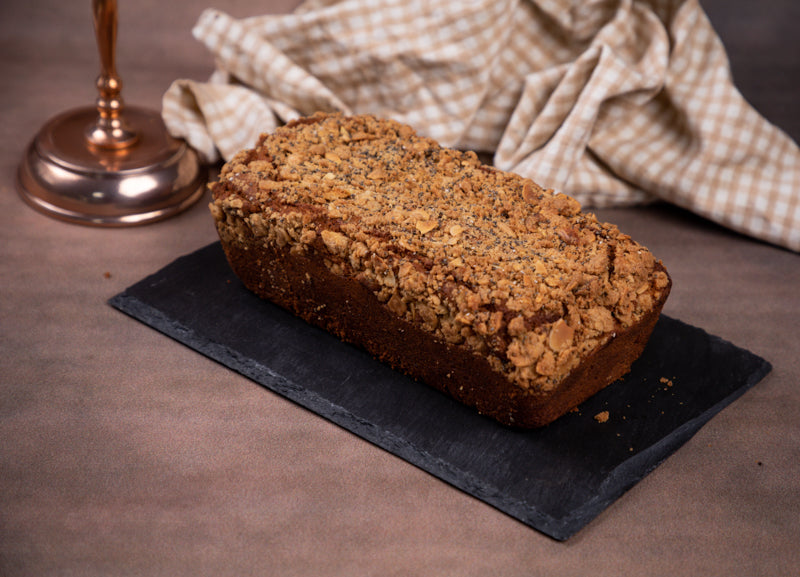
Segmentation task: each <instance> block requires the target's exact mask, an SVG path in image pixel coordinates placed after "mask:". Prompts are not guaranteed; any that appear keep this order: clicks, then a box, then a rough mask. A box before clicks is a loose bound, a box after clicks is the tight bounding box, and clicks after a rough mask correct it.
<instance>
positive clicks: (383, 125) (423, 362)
mask: <svg viewBox="0 0 800 577" xmlns="http://www.w3.org/2000/svg"><path fill="white" fill-rule="evenodd" d="M210 186H211V189H212V203H211V205H210V209H211V213H212V215H213V218H214V221H215V224H216V227H217V231H218V233H219V237H220V240H221V243H222V246H223V247H224V250H225V253H226V256H227V258H228V261H229V262H230V265H231V267H232V269H233V271H234V272H235V274H236V275H237V276H238V277H239V278H240V279H241V281H242V282H243V284H244V285H245V286H246V287H247V288H249V289H250V290H252V291H253V292H255V293H256V294H257V295H259V296H261V297H263V298H265V299H268V300H270V301H272V302H274V303H277V304H278V305H280V306H282V307H285V308H286V309H288V310H290V311H292V312H293V313H294V314H295V315H297V316H299V317H301V318H303V319H305V320H306V321H308V322H309V323H312V324H314V325H317V326H319V327H322V328H324V329H326V330H327V331H329V332H331V333H333V334H334V335H336V336H338V337H339V338H340V339H342V340H344V341H346V342H349V343H352V344H355V345H357V346H360V347H362V348H363V349H365V350H366V351H368V352H369V353H370V354H372V355H373V356H374V357H376V358H377V359H380V360H381V361H384V362H386V363H388V364H389V365H391V366H392V367H394V368H395V369H397V370H399V371H402V372H404V373H406V374H408V375H410V376H412V377H414V378H416V379H419V380H421V381H424V382H425V383H427V384H428V385H430V386H432V387H435V388H437V389H439V390H440V391H441V392H443V393H445V394H447V395H450V396H451V397H452V398H453V399H455V400H457V401H459V402H461V403H464V404H466V405H468V406H470V407H473V408H474V409H476V410H477V411H479V412H480V413H482V414H484V415H487V416H489V417H492V418H494V419H496V420H497V421H499V422H500V423H503V424H504V425H508V426H512V427H523V428H532V427H540V426H543V425H546V424H548V423H550V422H552V421H553V420H554V419H556V418H558V417H559V416H561V415H563V414H564V413H566V412H567V411H570V410H571V409H573V408H575V407H576V406H577V405H579V404H580V403H582V402H583V401H584V400H586V399H587V398H589V397H590V396H591V395H593V394H595V393H596V392H597V391H599V390H600V389H602V388H603V387H605V386H606V385H608V384H610V383H612V382H613V381H615V380H617V379H619V378H620V377H622V376H623V375H624V374H625V373H627V372H628V371H629V370H630V366H631V364H632V363H633V361H634V360H635V359H636V358H637V357H639V355H640V354H641V352H642V350H643V349H644V346H645V344H646V342H647V340H648V339H649V336H650V333H651V331H652V330H653V327H654V325H655V323H656V321H657V319H658V317H659V314H660V312H661V308H662V306H663V304H664V301H665V300H666V298H667V296H668V294H669V291H670V287H671V280H670V278H669V276H668V274H667V271H666V270H665V268H664V266H663V265H662V264H661V262H660V261H658V260H656V259H655V258H654V257H653V255H652V254H651V253H650V252H649V251H648V250H647V249H646V248H645V247H643V246H641V245H639V244H637V243H636V242H635V241H633V240H632V239H631V238H630V237H629V236H627V235H625V234H622V233H621V232H620V231H619V229H618V228H617V227H615V226H613V225H610V224H605V223H601V222H599V221H598V220H597V218H596V217H595V216H594V215H593V214H590V213H584V212H581V208H580V205H579V204H578V202H577V201H575V200H574V199H572V198H570V197H569V196H566V195H564V194H561V193H556V192H554V191H551V190H545V189H543V188H541V187H540V186H538V185H537V184H535V183H534V182H532V181H531V180H529V179H526V178H523V177H521V176H518V175H516V174H512V173H508V172H504V171H500V170H497V169H495V168H493V167H491V166H488V165H485V164H483V163H482V162H481V161H480V160H479V158H478V156H477V155H476V154H475V153H473V152H463V151H458V150H452V149H448V148H444V147H442V146H440V145H439V144H437V143H436V142H435V141H433V140H431V139H429V138H424V137H422V136H419V135H417V134H416V132H415V131H414V130H413V129H412V128H411V127H409V126H406V125H403V124H400V123H397V122H394V121H390V120H385V119H380V118H376V117H373V116H369V115H359V116H345V115H340V114H322V113H318V114H316V115H313V116H309V117H305V118H301V119H299V120H296V121H293V122H289V123H288V124H287V125H285V126H282V127H280V128H278V129H277V130H275V131H274V133H272V134H266V135H262V137H261V138H260V140H259V142H258V144H257V145H256V146H255V147H254V148H253V149H250V150H244V151H242V152H240V153H238V154H237V155H236V156H235V158H233V159H232V160H231V161H230V162H228V163H227V164H226V165H225V166H224V167H223V168H222V170H221V172H220V176H219V179H218V181H217V182H215V183H213V184H211V185H210Z"/></svg>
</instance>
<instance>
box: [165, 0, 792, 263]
mask: <svg viewBox="0 0 800 577" xmlns="http://www.w3.org/2000/svg"><path fill="white" fill-rule="evenodd" d="M193 32H194V36H195V37H196V38H197V39H198V40H199V41H200V42H202V43H203V44H204V45H205V46H206V48H207V49H208V50H209V51H210V52H211V54H213V56H214V58H215V62H216V67H217V70H216V72H215V73H214V74H213V75H212V77H211V78H210V79H208V81H205V82H197V81H191V80H177V81H176V82H175V83H174V84H173V85H172V86H171V87H170V88H169V90H168V91H167V93H166V94H165V95H164V99H163V116H164V120H165V122H166V124H167V126H168V127H169V129H170V131H171V132H172V133H173V134H174V135H176V136H179V137H183V138H185V139H186V140H187V141H188V142H189V143H190V144H191V145H192V146H194V147H195V148H196V149H198V150H199V151H200V152H201V154H203V156H204V157H205V158H206V160H208V161H216V160H218V159H219V157H220V156H221V157H222V158H223V159H230V158H231V157H232V155H233V154H235V152H236V151H238V150H240V149H242V148H246V147H251V146H253V144H254V143H255V142H256V139H257V138H258V135H259V134H260V133H263V132H269V131H271V130H273V129H274V128H275V127H276V126H278V125H279V124H281V123H283V122H286V121H288V120H291V119H292V118H296V117H298V116H301V115H308V114H312V113H314V112H316V111H319V110H324V111H341V112H344V113H371V114H375V115H380V116H386V117H390V118H394V119H396V120H399V121H402V122H406V123H408V124H411V125H412V126H414V127H415V128H416V129H417V131H418V132H419V133H420V134H423V135H426V136H430V137H433V138H435V139H437V140H438V141H439V142H441V143H442V144H444V145H446V146H451V147H458V148H464V149H472V150H476V151H483V152H488V153H491V154H493V159H494V164H495V166H497V167H498V168H501V169H504V170H510V171H514V172H517V173H519V174H522V175H523V176H526V177H530V178H531V179H533V180H535V181H536V182H537V183H539V184H540V185H542V186H546V187H549V188H553V189H556V190H559V191H562V192H565V193H568V194H570V195H571V196H573V197H575V198H576V199H578V200H579V201H580V202H581V203H582V204H583V205H584V206H585V207H607V206H620V205H632V204H638V203H643V202H647V201H649V200H652V199H656V198H657V199H663V200H666V201H669V202H672V203H674V204H676V205H679V206H682V207H684V208H687V209H689V210H691V211H694V212H695V213H697V214H700V215H702V216H704V217H706V218H709V219H711V220H713V221H716V222H717V223H720V224H722V225H724V226H726V227H729V228H731V229H734V230H736V231H739V232H742V233H745V234H748V235H751V236H753V237H756V238H759V239H763V240H766V241H768V242H771V243H774V244H778V245H781V246H784V247H787V248H790V249H792V250H795V251H800V150H799V149H798V147H797V144H796V143H794V142H793V141H792V140H791V139H790V138H789V137H788V136H786V135H785V134H784V133H783V132H781V131H780V130H779V129H777V128H776V127H774V126H773V125H771V124H769V123H768V122H767V121H766V120H765V119H764V118H763V117H761V116H760V115H759V114H758V113H757V112H756V111H755V110H754V109H753V108H752V107H751V106H750V105H749V104H748V103H747V102H746V101H745V100H744V98H743V97H742V96H741V94H740V93H739V92H738V90H737V89H736V88H735V86H734V84H733V81H732V79H731V74H730V68H729V64H728V60H727V56H726V53H725V50H724V48H723V46H722V44H721V42H720V40H719V37H718V36H717V35H716V33H715V32H714V30H713V28H712V26H711V24H710V22H709V21H708V18H707V17H706V15H705V13H704V12H703V10H702V8H701V7H700V5H699V3H698V2H697V0H592V1H586V0H573V1H570V0H459V1H458V2H456V1H452V2H436V1H431V0H341V1H337V0H311V1H308V2H306V3H304V4H302V5H301V6H300V7H299V8H298V9H297V10H296V11H295V12H294V13H292V14H284V15H265V16H256V17H251V18H243V19H237V18H233V17H231V16H229V15H227V14H225V13H224V12H221V11H219V10H213V9H209V10H206V11H205V12H204V13H203V14H202V15H201V17H200V19H199V21H198V22H197V24H196V26H195V28H194V31H193Z"/></svg>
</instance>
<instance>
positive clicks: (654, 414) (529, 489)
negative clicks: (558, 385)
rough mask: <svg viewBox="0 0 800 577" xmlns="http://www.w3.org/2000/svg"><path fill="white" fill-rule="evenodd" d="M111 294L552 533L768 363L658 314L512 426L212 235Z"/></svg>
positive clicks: (149, 319)
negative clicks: (568, 408)
mask: <svg viewBox="0 0 800 577" xmlns="http://www.w3.org/2000/svg"><path fill="white" fill-rule="evenodd" d="M109 302H110V304H111V305H112V306H114V307H115V308H117V309H119V310H121V311H123V312H125V313H127V314H128V315H130V316H132V317H134V318H136V319H138V320H140V321H141V322H143V323H146V324H147V325H149V326H151V327H152V328H154V329H157V330H159V331H161V332H163V333H165V334H167V335H169V336H170V337H172V338H174V339H176V340H177V341H180V342H181V343H184V344H185V345H187V346H189V347H191V348H193V349H195V350H197V351H198V352H200V353H202V354H204V355H206V356H208V357H210V358H212V359H215V360H217V361H219V362H220V363H222V364H224V365H226V366H228V367H230V368H231V369H233V370H235V371H237V372H239V373H241V374H243V375H245V376H247V377H249V378H251V379H253V380H254V381H256V382H258V383H260V384H261V385H263V386H264V387H266V388H268V389H270V390H272V391H274V392H276V393H279V394H281V395H283V396H285V397H287V398H289V399H291V400H292V401H294V402H296V403H298V404H300V405H302V406H304V407H306V408H307V409H309V410H311V411H314V412H315V413H317V414H319V415H321V416H322V417H325V418H327V419H329V420H331V421H333V422H334V423H337V424H338V425H340V426H342V427H344V428H346V429H348V430H350V431H351V432H353V433H355V434H356V435H359V436H360V437H362V438H364V439H366V440H367V441H370V442H372V443H374V444H376V445H378V446H380V447H382V448H383V449H385V450H387V451H389V452H391V453H393V454H395V455H397V456H399V457H400V458H402V459H405V460H406V461H408V462H410V463H412V464H414V465H416V466H418V467H420V468H421V469H423V470H425V471H428V472H429V473H431V474H432V475H435V476H436V477H438V478H440V479H442V480H444V481H446V482H448V483H450V484H452V485H453V486H455V487H457V488H459V489H461V490H462V491H465V492H467V493H469V494H471V495H473V496H474V497H476V498H478V499H480V500H482V501H484V502H486V503H488V504H490V505H492V506H494V507H496V508H498V509H499V510H501V511H504V512H505V513H507V514H508V515H510V516H512V517H514V518H516V519H518V520H519V521H521V522H523V523H525V524H527V525H529V526H530V527H533V528H535V529H537V530H539V531H541V532H543V533H545V534H547V535H549V536H551V537H553V538H555V539H558V540H564V539H567V538H569V537H570V536H571V535H573V534H574V533H575V532H577V531H578V530H580V529H581V528H582V527H584V526H585V525H586V524H587V523H589V522H590V521H591V520H592V519H593V518H594V517H596V516H597V515H598V514H599V513H600V512H602V511H603V509H605V508H606V507H607V506H608V505H609V504H610V503H612V502H613V501H614V500H616V499H617V498H619V497H620V496H621V495H622V494H623V493H624V492H625V491H627V490H628V489H629V488H630V487H632V486H633V485H634V484H636V483H637V482H638V481H639V480H640V479H642V478H643V477H644V476H645V475H647V474H648V473H649V472H650V471H652V470H653V469H654V468H655V467H656V466H657V465H658V464H659V463H661V462H662V461H663V460H664V459H666V458H667V457H668V456H669V455H670V454H672V453H673V452H674V451H675V450H677V449H678V448H679V447H680V446H681V445H682V444H683V443H685V442H686V441H687V440H688V439H689V438H691V437H692V435H694V434H695V433H696V432H697V431H698V429H700V427H702V426H703V424H705V423H706V422H708V420H709V419H711V417H713V416H714V415H715V414H716V413H718V412H719V411H720V410H722V409H723V408H724V407H725V406H726V405H728V404H729V403H731V402H733V401H734V400H735V399H736V398H737V397H739V396H740V395H742V394H743V393H744V392H745V391H746V390H747V389H748V388H750V387H752V386H753V385H755V384H756V383H758V382H759V381H760V380H761V379H762V378H763V377H764V376H765V375H766V374H767V373H768V372H769V371H770V370H771V366H770V364H769V363H768V362H767V361H765V360H764V359H762V358H760V357H758V356H756V355H754V354H752V353H750V352H748V351H746V350H744V349H741V348H739V347H736V346H734V345H732V344H730V343H728V342H725V341H723V340H721V339H719V338H717V337H715V336H712V335H709V334H708V333H706V332H705V331H703V330H701V329H698V328H695V327H692V326H690V325H687V324H685V323H682V322H680V321H678V320H675V319H672V318H669V317H666V316H662V318H661V319H660V320H659V322H658V324H657V326H656V329H655V331H654V333H653V336H652V338H651V341H650V343H649V345H648V347H647V349H646V350H645V352H644V354H643V355H642V357H641V358H640V359H639V360H638V361H637V362H636V363H635V365H634V367H633V369H632V371H631V373H630V374H629V375H627V376H626V377H625V378H624V379H622V380H620V381H618V382H616V383H614V384H612V385H611V386H609V387H608V388H606V389H605V390H603V391H601V392H600V393H599V394H597V395H596V396H595V397H593V398H592V399H590V400H589V401H587V402H586V403H584V404H583V405H582V406H581V407H580V408H579V410H578V411H576V412H573V413H570V414H568V415H566V416H565V417H562V418H561V419H559V420H558V421H556V422H555V423H553V424H551V425H549V426H547V427H545V428H542V429H538V430H533V431H517V430H512V429H509V428H506V427H503V426H501V425H499V424H497V423H495V422H494V421H491V420H489V419H487V418H484V417H481V416H480V415H478V414H477V413H475V412H474V411H472V410H471V409H469V408H466V407H463V406H461V405H459V404H457V403H455V402H453V401H452V400H450V399H449V398H447V397H445V396H444V395H442V394H440V393H438V392H437V391H435V390H433V389H431V388H429V387H427V386H426V385H424V384H421V383H418V382H416V381H414V380H412V379H409V378H407V377H405V376H403V375H401V374H399V373H397V372H395V371H393V370H391V369H389V368H388V367H386V366H384V365H382V364H381V363H378V362H376V361H375V360H373V359H372V358H371V357H370V356H368V355H367V354H365V353H364V352H362V351H361V350H359V349H357V348H355V347H352V346H350V345H346V344H344V343H342V342H340V341H339V340H338V339H336V338H334V337H332V336H331V335H329V334H327V333H326V332H324V331H321V330H319V329H317V328H315V327H312V326H309V325H307V324H306V323H304V322H302V321H300V320H298V319H297V318H295V317H293V316H292V315H290V314H289V313H287V312H286V311H284V310H282V309H280V308H278V307H276V306H274V305H272V304H271V303H268V302H265V301H262V300H261V299H259V298H257V297H255V296H254V295H253V294H251V293H250V292H249V291H247V290H246V289H245V288H244V287H243V286H242V285H241V284H240V282H239V281H238V279H237V278H236V277H235V276H234V275H233V274H232V272H231V270H230V268H229V267H228V264H227V262H226V260H225V257H224V254H223V252H222V249H221V247H220V245H219V243H214V244H211V245H209V246H207V247H205V248H202V249H200V250H198V251H196V252H194V253H192V254H190V255H187V256H184V257H181V258H179V259H177V260H176V261H174V262H173V263H171V264H170V265H168V266H166V267H164V268H163V269H162V270H160V271H158V272H157V273H155V274H153V275H152V276H149V277H147V278H145V279H143V280H142V281H140V282H138V283H137V284H135V285H133V286H131V287H130V288H128V289H126V290H125V291H124V292H122V293H120V294H118V295H117V296H115V297H113V298H112V299H111V300H110V301H109ZM662 379H666V380H668V381H669V382H662ZM601 411H609V415H610V417H609V420H608V421H607V422H605V423H600V422H597V421H596V420H595V419H594V415H596V414H597V413H600V412H601Z"/></svg>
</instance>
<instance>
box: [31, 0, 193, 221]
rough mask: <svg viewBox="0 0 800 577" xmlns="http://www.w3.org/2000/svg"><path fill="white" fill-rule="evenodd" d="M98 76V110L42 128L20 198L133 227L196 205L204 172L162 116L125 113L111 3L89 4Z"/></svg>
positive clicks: (55, 212)
mask: <svg viewBox="0 0 800 577" xmlns="http://www.w3.org/2000/svg"><path fill="white" fill-rule="evenodd" d="M93 7H94V22H95V32H96V35H97V44H98V48H99V51H100V60H101V64H102V71H101V74H100V77H99V78H98V80H97V88H98V91H99V97H98V99H97V106H96V107H95V108H88V107H87V108H80V109H77V110H73V111H69V112H66V113H63V114H61V115H59V116H56V117H55V118H53V119H52V120H50V121H49V122H48V123H47V124H45V125H44V127H42V129H41V130H40V131H39V133H38V134H37V135H36V137H35V138H34V139H33V142H31V144H30V146H29V147H28V149H27V151H26V153H25V157H24V158H23V161H22V164H21V165H20V167H19V172H18V178H17V185H18V188H19V192H20V195H21V196H22V198H23V199H24V200H25V201H26V202H27V203H28V204H30V205H31V206H32V207H33V208H35V209H37V210H39V211H41V212H44V213H45V214H48V215H50V216H54V217H56V218H60V219H62V220H67V221H70V222H75V223H79V224H86V225H96V226H131V225H136V224H144V223H147V222H153V221H156V220H161V219H164V218H167V217H168V216H171V215H173V214H176V213H178V212H180V211H182V210H184V209H186V208H188V207H189V206H190V205H192V204H193V203H194V202H195V201H197V200H198V199H199V198H200V197H201V196H202V194H203V191H204V185H205V182H206V176H207V171H206V168H205V167H204V166H203V165H202V163H201V162H200V160H199V158H198V156H197V153H195V152H194V151H193V150H192V149H191V148H189V146H187V145H186V143H184V142H183V141H182V140H177V139H175V138H172V137H171V136H170V135H169V134H168V133H167V129H166V126H164V122H163V121H162V120H161V116H160V114H158V113H157V112H154V111H150V110H145V109H141V108H135V107H132V108H127V109H124V114H123V104H122V98H121V97H120V91H121V87H122V82H121V80H120V78H119V76H117V73H116V69H115V65H114V46H115V41H116V13H117V7H116V2H115V1H114V0H111V1H103V0H94V4H93Z"/></svg>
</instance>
